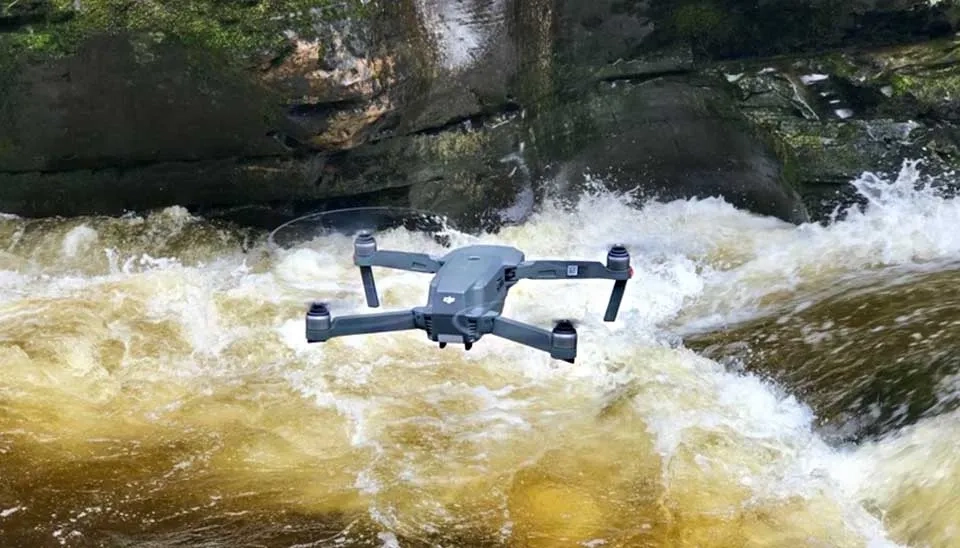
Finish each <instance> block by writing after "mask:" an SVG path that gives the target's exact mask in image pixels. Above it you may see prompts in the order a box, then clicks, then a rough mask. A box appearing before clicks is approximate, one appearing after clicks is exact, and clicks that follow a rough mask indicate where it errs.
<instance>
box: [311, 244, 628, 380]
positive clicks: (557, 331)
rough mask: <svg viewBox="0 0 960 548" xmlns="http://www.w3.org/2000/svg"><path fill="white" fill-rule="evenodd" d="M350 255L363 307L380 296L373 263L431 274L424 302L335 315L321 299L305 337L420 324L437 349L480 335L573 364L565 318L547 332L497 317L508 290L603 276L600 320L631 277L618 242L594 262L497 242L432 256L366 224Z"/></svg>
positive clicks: (467, 343) (613, 313)
mask: <svg viewBox="0 0 960 548" xmlns="http://www.w3.org/2000/svg"><path fill="white" fill-rule="evenodd" d="M353 250H354V254H353V261H354V264H355V265H356V266H358V267H360V278H361V281H362V282H363V289H364V293H365V296H366V299H367V306H369V307H371V308H377V307H379V306H380V300H379V298H378V296H377V287H376V284H375V283H374V280H373V269H372V267H374V266H378V267H383V268H395V269H400V270H409V271H412V272H424V273H428V274H434V276H433V280H432V281H431V282H430V293H429V296H428V298H427V305H426V306H418V307H415V308H412V309H406V310H397V311H392V312H381V313H374V314H359V315H350V316H339V317H336V318H332V317H331V316H330V310H329V308H328V307H327V305H326V304H325V303H321V302H314V303H313V304H311V305H310V309H309V311H308V312H307V314H306V332H307V342H308V343H315V342H325V341H328V340H330V339H332V338H334V337H342V336H346V335H364V334H371V333H384V332H389V331H405V330H412V329H421V330H423V331H426V333H427V336H428V337H429V339H430V340H431V341H434V342H438V343H439V345H440V348H444V347H446V346H447V344H448V343H454V344H463V346H464V349H465V350H470V348H471V347H472V346H473V343H475V342H477V341H478V340H480V338H481V337H483V336H484V335H485V334H492V335H496V336H498V337H502V338H504V339H507V340H510V341H513V342H516V343H519V344H523V345H526V346H529V347H532V348H536V349H538V350H542V351H544V352H549V353H550V356H551V357H552V358H554V359H558V360H563V361H566V362H569V363H573V362H574V359H575V358H576V355H577V330H576V328H575V327H574V326H573V323H572V322H570V321H569V320H560V321H558V322H556V324H555V325H554V327H553V330H552V331H547V330H546V329H542V328H540V327H536V326H533V325H529V324H525V323H522V322H518V321H515V320H511V319H509V318H505V317H503V316H501V315H500V314H501V312H503V305H504V302H505V301H506V298H507V292H508V291H509V290H510V288H511V287H513V286H514V285H516V283H517V282H518V281H520V280H523V279H529V280H560V279H587V278H593V279H608V280H614V284H613V292H612V293H611V294H610V301H609V303H608V304H607V311H606V314H605V315H604V318H603V320H604V321H606V322H612V321H614V320H616V318H617V311H618V310H619V309H620V301H621V300H622V299H623V293H624V290H625V289H626V286H627V280H628V279H630V278H632V277H633V268H632V267H631V266H630V254H629V253H628V252H627V249H626V248H625V247H624V246H622V245H614V246H613V247H611V248H610V251H609V252H608V253H607V264H606V265H603V264H602V263H600V262H596V261H554V260H546V261H527V260H525V258H524V254H523V252H521V251H520V250H518V249H516V248H513V247H509V246H499V245H471V246H467V247H462V248H460V249H456V250H454V251H451V252H450V253H447V254H446V255H444V256H442V257H435V256H432V255H427V254H424V253H409V252H405V251H389V250H378V249H377V242H376V240H375V239H374V237H373V235H372V234H371V233H370V232H369V231H364V232H360V233H359V234H358V235H357V237H356V239H355V240H354V244H353Z"/></svg>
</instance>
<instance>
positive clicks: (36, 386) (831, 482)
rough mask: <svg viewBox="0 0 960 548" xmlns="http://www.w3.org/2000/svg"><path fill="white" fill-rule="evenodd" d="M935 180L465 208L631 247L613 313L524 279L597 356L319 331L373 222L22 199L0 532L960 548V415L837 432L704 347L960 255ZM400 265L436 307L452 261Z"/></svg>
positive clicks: (5, 276)
mask: <svg viewBox="0 0 960 548" xmlns="http://www.w3.org/2000/svg"><path fill="white" fill-rule="evenodd" d="M919 177H920V175H919V173H918V171H917V169H916V166H915V165H913V164H907V165H906V166H905V168H904V170H903V172H901V173H900V176H899V177H898V178H896V179H895V180H891V181H885V180H882V179H880V178H878V177H875V176H864V177H863V178H862V179H861V180H859V181H857V185H858V187H859V188H860V191H861V194H862V195H863V196H865V197H866V198H867V200H868V205H867V206H866V207H865V208H864V209H863V210H862V211H854V212H851V213H849V214H848V215H846V217H844V218H843V220H840V221H837V222H834V223H832V224H830V225H829V226H821V225H815V224H810V225H803V226H799V227H797V226H794V225H790V224H786V223H783V222H781V221H778V220H776V219H771V218H764V217H759V216H755V215H751V214H748V213H746V212H743V211H738V210H736V209H734V208H733V207H731V206H730V205H728V204H726V203H724V202H723V201H722V200H718V199H709V200H688V201H676V202H670V203H657V202H648V203H646V204H643V207H632V206H630V205H628V200H626V199H625V197H624V196H619V195H615V194H611V193H604V192H595V193H592V194H589V195H585V196H583V197H582V199H581V200H580V202H579V203H578V204H577V205H576V206H575V207H573V208H564V207H560V206H558V205H556V206H555V205H547V206H545V207H544V209H543V210H542V211H540V212H539V213H537V214H536V215H534V216H533V217H532V218H531V219H530V220H529V221H528V222H527V223H525V224H523V225H522V226H516V227H509V228H506V229H504V230H502V231H501V232H500V233H498V234H496V235H485V236H481V237H476V236H470V235H466V234H461V233H457V232H456V231H450V232H449V233H448V234H447V236H449V237H450V239H451V243H452V244H453V245H454V246H459V245H465V244H469V243H478V242H482V243H497V244H508V245H514V246H517V247H519V248H520V249H522V250H523V251H524V252H525V253H526V255H527V257H528V258H531V259H534V258H563V259H584V260H600V261H602V260H603V259H604V257H605V254H606V251H607V249H608V247H609V245H610V244H612V243H623V244H625V245H626V246H627V247H628V248H629V249H630V251H631V253H632V257H633V266H634V269H635V276H634V278H633V280H632V281H631V282H630V283H629V284H628V286H627V292H626V295H625V297H624V300H623V303H622V307H621V313H620V316H619V319H618V321H617V322H615V323H612V324H607V323H604V322H602V316H603V311H604V308H605V306H606V302H607V299H608V297H609V292H610V288H611V287H610V286H611V284H610V282H604V281H579V282H566V281H537V282H534V281H525V282H521V283H520V284H518V285H517V286H516V287H515V288H514V289H513V291H512V292H511V296H510V299H509V300H508V301H507V305H506V309H505V311H504V313H505V315H508V316H510V317H511V318H515V319H518V320H521V321H526V322H531V323H534V324H539V325H542V326H546V327H548V328H549V326H551V325H552V322H553V321H554V320H555V319H558V318H568V317H569V318H574V319H577V320H578V325H579V327H578V329H579V345H580V347H579V353H578V359H577V363H576V364H575V365H571V364H566V363H563V362H558V361H555V360H551V359H550V358H549V356H548V355H546V354H545V353H542V352H538V351H535V350H531V349H527V348H525V347H522V346H519V345H516V344H514V343H511V342H509V341H505V340H502V339H498V338H495V337H493V336H488V337H485V338H484V339H483V340H482V341H481V342H479V343H478V344H477V345H476V346H474V348H473V349H472V350H471V351H469V352H464V351H463V349H462V347H459V346H450V347H448V348H446V349H444V350H439V349H438V348H437V347H436V345H435V344H433V343H430V342H429V341H428V340H427V339H426V336H425V335H424V334H423V333H422V332H418V331H413V332H403V333H394V334H388V335H377V336H356V337H347V338H341V339H335V340H332V341H330V342H328V343H325V344H323V345H308V344H307V343H306V342H305V341H304V325H303V314H304V311H305V306H306V304H307V303H308V302H309V301H311V300H314V299H321V300H325V301H328V302H329V303H330V304H331V308H332V311H333V313H334V314H344V313H356V312H364V311H368V309H366V307H365V305H364V301H363V292H362V287H361V285H360V276H359V273H358V271H357V269H356V268H355V267H354V266H353V264H352V257H351V255H352V239H351V237H350V236H349V235H342V234H333V235H326V236H323V237H320V238H317V239H315V240H312V241H309V242H304V243H302V244H300V245H298V246H295V247H293V248H289V249H270V248H268V247H267V246H266V244H265V238H264V235H263V234H257V233H253V232H251V231H246V230H240V229H233V228H224V227H220V226H216V225H214V224H211V223H208V222H205V221H202V220H199V219H196V218H193V217H191V216H190V215H188V214H187V213H186V212H185V211H184V210H183V209H181V208H169V209H166V210H164V211H161V212H157V213H155V214H152V215H149V216H145V217H140V216H128V217H123V218H119V219H110V218H84V219H70V220H43V221H30V220H26V219H21V218H17V217H13V216H10V217H6V218H3V219H0V364H2V365H0V366H2V368H3V373H2V375H0V545H3V546H51V545H54V546H55V545H66V546H127V545H140V546H143V545H149V546H220V545H225V546H241V545H242V546H360V545H362V546H390V547H393V546H436V545H444V546H480V545H482V546H531V547H532V546H537V547H540V546H589V547H599V546H605V547H606V546H672V547H678V546H711V547H725V546H730V547H743V546H750V547H752V546H790V547H798V546H830V547H848V546H849V547H871V548H873V547H886V546H891V547H892V546H917V547H921V546H924V547H926V546H929V547H952V546H960V529H958V528H957V525H956V522H957V518H960V488H958V485H960V452H957V451H956V450H955V448H956V447H957V444H958V443H960V421H958V415H957V412H955V411H945V412H942V413H938V414H929V415H925V416H923V417H921V418H920V419H919V420H917V421H916V422H914V423H913V424H910V425H907V426H903V427H902V428H899V429H898V430H896V431H895V432H891V433H889V434H888V435H885V436H882V437H879V438H877V439H874V440H871V441H867V442H864V443H860V444H857V445H853V446H850V445H845V446H839V445H836V444H832V443H829V441H828V440H827V439H825V438H824V437H823V436H822V435H821V433H820V431H819V430H818V428H817V427H816V424H815V422H816V413H815V411H814V410H813V409H812V408H811V407H810V405H809V404H808V403H807V402H806V401H805V400H804V399H802V398H800V397H798V396H797V395H795V394H792V393H791V392H790V389H789V386H785V385H781V384H778V383H777V382H776V381H775V380H771V379H769V378H767V377H761V376H758V375H754V374H753V373H751V372H750V371H742V370H738V369H736V368H731V367H730V366H729V364H721V363H719V362H717V361H713V360H710V359H707V358H706V357H703V356H702V355H699V354H698V353H696V352H694V351H693V350H691V349H689V348H688V347H687V346H685V345H684V344H683V343H682V341H683V337H685V336H690V335H692V334H696V333H704V332H709V331H711V330H716V329H720V328H723V327H725V326H729V325H734V324H739V323H741V322H745V321H747V320H751V319H756V318H762V317H765V316H774V315H777V314H782V313H784V311H788V310H797V309H798V308H803V307H808V306H810V305H811V303H812V302H817V301H824V300H829V299H831V298H834V297H835V296H836V295H837V294H839V293H841V292H842V291H843V290H844V288H845V287H847V286H849V285H851V284H853V285H856V283H857V282H860V281H862V280H864V279H866V278H875V277H878V276H880V277H882V276H883V275H884V273H885V272H888V271H892V270H896V271H897V272H902V271H903V269H913V270H917V271H938V272H950V271H951V269H952V268H953V267H954V266H953V264H954V262H955V261H956V260H958V259H960V231H958V230H957V227H958V226H960V201H958V200H957V199H954V198H947V197H944V196H941V195H940V194H938V193H937V192H936V191H935V190H932V189H929V188H920V189H918V188H915V183H917V181H918V178H919ZM377 239H378V244H379V246H380V248H381V249H387V248H389V249H401V250H416V251H421V252H429V253H438V254H442V253H443V252H444V251H445V249H444V248H443V247H442V246H441V245H440V244H439V243H437V241H436V240H435V239H434V238H432V237H430V236H429V235H426V234H422V233H416V232H408V231H405V230H402V229H395V230H390V231H386V232H382V233H379V234H378V235H377ZM376 275H377V282H378V286H379V289H380V292H381V300H382V306H381V310H386V309H391V308H399V307H410V306H415V305H418V304H421V303H422V302H423V301H424V299H425V296H426V284H427V282H428V280H429V277H428V276H426V275H424V274H417V273H410V272H401V271H393V270H386V269H377V270H376ZM957 279H960V275H958V276H957ZM771 344H773V343H771ZM847 351H848V352H851V353H854V352H856V349H855V348H854V349H848V350H847ZM869 374H870V372H869V371H866V370H865V371H863V375H869ZM958 379H960V376H958V377H956V378H952V379H951V378H944V379H940V381H942V382H940V383H939V385H938V386H940V388H939V389H940V390H942V391H943V392H944V393H947V392H950V391H957V390H958V382H960V380H958Z"/></svg>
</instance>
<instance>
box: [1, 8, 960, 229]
mask: <svg viewBox="0 0 960 548" xmlns="http://www.w3.org/2000/svg"><path fill="white" fill-rule="evenodd" d="M955 15H956V14H955V8H953V7H952V5H951V4H948V3H943V2H941V3H937V4H936V5H930V4H928V3H921V2H910V1H906V0H901V1H896V0H894V1H891V2H868V1H864V2H859V3H858V2H848V1H845V2H840V1H839V0H802V1H801V0H780V1H773V0H768V1H762V2H745V1H742V0H684V1H673V0H646V1H639V0H596V1H593V2H582V1H575V0H525V1H520V0H392V1H390V2H377V1H376V0H369V1H365V0H346V1H344V2H338V3H334V2H331V1H330V0H272V1H266V0H261V1H257V0H243V1H239V2H232V3H224V2H218V1H215V0H195V1H188V0H177V1H173V2H164V3H154V2H140V1H132V0H72V1H70V2H67V1H65V0H21V1H18V2H13V3H5V4H3V5H2V6H0V51H2V52H3V56H2V59H0V210H3V211H6V212H11V213H19V214H25V215H61V214H67V215H70V214H83V213H94V212H97V213H119V212H122V211H125V210H129V209H147V208H152V207H160V206H165V205H170V204H180V205H185V206H188V207H191V208H194V209H197V210H200V211H208V212H214V211H221V212H223V211H228V210H236V209H237V208H241V209H243V208H247V209H249V208H254V210H255V211H260V212H262V211H265V210H269V211H272V212H277V211H284V212H286V213H289V214H294V213H296V212H297V211H299V210H302V209H306V208H312V207H317V206H318V205H320V204H323V203H325V202H326V203H329V201H330V200H340V201H339V202H337V203H364V204H372V203H392V204H406V205H411V206H414V207H418V208H424V209H430V210H434V211H436V212H438V213H442V214H446V215H450V216H451V217H452V218H453V219H454V220H455V221H456V222H459V223H460V224H461V225H462V226H464V227H468V228H470V227H472V228H476V227H481V226H491V225H496V224H498V223H501V222H503V221H504V220H510V219H515V218H517V215H518V212H519V216H520V217H522V214H523V213H524V211H526V210H528V209H529V207H530V205H531V204H533V203H535V197H536V196H538V195H541V194H542V193H543V192H544V191H545V190H546V189H547V188H548V187H547V186H545V185H543V184H541V183H542V182H543V181H545V180H550V181H552V182H554V183H558V184H554V185H551V186H549V188H551V189H554V190H555V191H556V190H557V189H559V191H560V192H564V191H567V192H572V191H575V190H576V189H577V188H578V185H579V184H580V183H581V182H582V181H583V178H584V174H585V173H588V174H589V173H592V174H595V175H600V176H601V177H602V178H603V180H605V181H607V182H608V184H611V185H616V186H619V187H624V188H627V187H629V188H632V187H639V188H640V190H641V191H643V193H644V194H646V195H651V194H655V195H659V196H661V197H664V198H673V197H688V196H706V195H722V196H724V197H725V198H726V199H728V200H729V201H731V202H732V203H734V204H736V205H738V206H739V207H743V208H747V209H751V210H753V211H756V212H758V213H763V214H770V215H776V216H779V217H781V218H784V219H788V220H791V221H803V220H807V219H809V218H810V215H811V213H812V214H813V215H814V216H817V215H819V213H820V211H821V209H822V208H820V206H819V204H820V201H821V198H822V196H823V195H824V194H825V193H824V191H823V188H829V189H830V191H831V192H832V190H833V189H835V188H836V185H838V184H842V183H843V182H845V181H846V180H849V179H850V178H851V177H853V176H855V175H857V174H858V173H859V171H862V170H864V169H882V168H884V167H888V166H893V165H894V164H897V163H898V162H899V161H900V159H902V157H903V156H905V155H912V156H914V157H916V155H921V154H922V155H924V156H930V157H932V158H934V159H935V160H936V161H937V162H939V163H940V164H942V166H943V167H945V168H947V167H950V166H953V165H955V163H956V159H955V149H954V145H952V143H953V142H954V139H953V133H954V127H955V126H954V124H955V122H956V120H955V119H954V118H955V117H956V112H957V110H956V109H955V108H954V106H953V101H954V99H953V97H954V96H955V89H954V87H953V72H954V71H953V69H952V68H951V67H950V64H949V61H950V60H951V59H952V56H953V55H955V54H954V43H953V41H952V37H951V35H952V32H953V30H954V26H955ZM840 47H843V48H845V49H843V50H838V49H837V48H840ZM785 54H789V56H785ZM825 185H826V186H825ZM803 197H807V200H806V201H804V200H803V199H802V198H803ZM511 206H514V207H513V209H510V208H511ZM506 210H509V211H510V215H508V216H507V217H505V216H504V213H503V212H504V211H506ZM260 216H261V214H260V213H257V214H256V215H254V217H260ZM260 220H263V219H260ZM273 220H274V218H273V217H271V218H270V222H273Z"/></svg>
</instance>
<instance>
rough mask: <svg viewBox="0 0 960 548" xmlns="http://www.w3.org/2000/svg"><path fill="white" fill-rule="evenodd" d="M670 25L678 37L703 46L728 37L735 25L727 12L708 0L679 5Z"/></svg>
mask: <svg viewBox="0 0 960 548" xmlns="http://www.w3.org/2000/svg"><path fill="white" fill-rule="evenodd" d="M670 26H671V27H672V30H673V33H674V34H675V35H676V36H677V37H679V38H681V39H685V40H691V41H693V42H694V43H696V44H698V45H699V46H702V47H709V46H710V45H711V44H714V43H718V42H721V41H724V40H726V39H728V38H729V37H730V33H731V32H732V30H733V27H734V25H733V24H732V23H731V21H730V17H729V16H728V15H727V13H726V12H724V11H723V10H722V9H720V8H719V7H718V6H716V5H715V4H713V3H711V2H708V1H703V2H696V3H692V4H685V5H683V6H680V7H678V8H677V10H676V11H675V12H674V13H673V16H672V18H671V20H670Z"/></svg>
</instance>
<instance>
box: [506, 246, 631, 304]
mask: <svg viewBox="0 0 960 548" xmlns="http://www.w3.org/2000/svg"><path fill="white" fill-rule="evenodd" d="M508 277H510V278H511V279H512V280H523V279H527V280H578V279H579V280H583V279H588V278H593V279H602V280H615V281H614V284H613V292H612V293H611V294H610V302H609V303H608V304H607V312H606V314H604V316H603V321H605V322H612V321H614V320H616V319H617V312H618V311H619V310H620V301H622V300H623V292H624V291H625V290H626V288H627V280H629V279H630V278H632V277H633V267H631V266H630V253H629V252H628V251H627V249H626V248H625V247H623V246H622V245H615V246H613V247H611V248H610V251H609V252H608V253H607V264H606V265H604V264H603V263H600V262H597V261H551V260H548V261H524V262H522V263H520V264H519V265H517V267H516V268H515V269H514V270H513V274H512V276H508Z"/></svg>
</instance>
